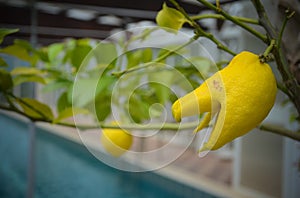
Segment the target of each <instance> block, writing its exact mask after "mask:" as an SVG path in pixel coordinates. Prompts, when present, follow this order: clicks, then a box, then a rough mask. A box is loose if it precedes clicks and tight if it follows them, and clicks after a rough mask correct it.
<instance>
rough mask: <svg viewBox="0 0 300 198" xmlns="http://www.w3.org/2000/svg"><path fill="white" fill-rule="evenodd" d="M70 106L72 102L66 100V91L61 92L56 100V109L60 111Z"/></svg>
mask: <svg viewBox="0 0 300 198" xmlns="http://www.w3.org/2000/svg"><path fill="white" fill-rule="evenodd" d="M71 106H72V103H71V102H70V101H69V100H68V92H63V93H62V94H61V95H60V97H59V98H58V100H57V106H56V108H57V111H58V112H62V111H64V110H65V109H67V108H69V107H71Z"/></svg>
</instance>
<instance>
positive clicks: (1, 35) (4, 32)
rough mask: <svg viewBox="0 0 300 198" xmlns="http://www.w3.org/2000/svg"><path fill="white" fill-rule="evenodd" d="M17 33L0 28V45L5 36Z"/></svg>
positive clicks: (13, 30)
mask: <svg viewBox="0 0 300 198" xmlns="http://www.w3.org/2000/svg"><path fill="white" fill-rule="evenodd" d="M17 31H19V29H7V28H0V44H1V43H2V42H3V39H4V37H5V36H6V35H8V34H12V33H15V32H17Z"/></svg>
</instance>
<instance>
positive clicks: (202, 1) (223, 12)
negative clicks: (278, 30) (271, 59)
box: [197, 0, 268, 43]
mask: <svg viewBox="0 0 300 198" xmlns="http://www.w3.org/2000/svg"><path fill="white" fill-rule="evenodd" d="M197 1H198V2H200V3H202V4H203V5H205V6H206V7H208V8H210V9H211V10H214V11H216V12H217V13H220V14H221V15H222V16H224V17H225V18H226V19H227V20H229V21H231V22H233V23H235V24H236V25H238V26H240V27H242V28H243V29H245V30H247V31H248V32H250V33H251V34H253V35H254V36H256V37H257V38H259V39H260V40H262V41H263V42H264V43H268V39H267V37H266V36H265V35H263V34H261V33H260V32H258V31H256V30H255V29H253V28H251V27H250V26H248V25H247V24H245V23H243V22H241V21H240V20H237V19H236V18H235V17H233V16H231V15H230V14H228V13H227V12H225V11H224V10H222V9H218V7H216V6H215V5H213V4H212V3H209V2H208V1H206V0H197Z"/></svg>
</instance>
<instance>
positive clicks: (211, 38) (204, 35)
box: [170, 0, 236, 56]
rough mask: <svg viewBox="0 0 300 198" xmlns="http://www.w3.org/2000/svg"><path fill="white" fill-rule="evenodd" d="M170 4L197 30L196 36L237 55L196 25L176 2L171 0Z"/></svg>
mask: <svg viewBox="0 0 300 198" xmlns="http://www.w3.org/2000/svg"><path fill="white" fill-rule="evenodd" d="M170 2H171V3H172V4H173V5H174V6H175V7H176V8H177V9H178V11H180V12H181V13H182V14H183V15H184V16H185V18H186V19H187V20H188V22H189V23H190V25H191V26H193V27H194V28H195V34H196V36H198V37H199V36H203V37H206V38H208V39H209V40H211V41H212V42H214V43H215V44H216V45H217V47H218V48H219V49H221V50H223V51H225V52H227V53H229V54H231V55H233V56H235V55H236V53H235V52H233V51H232V50H230V49H229V48H228V47H226V46H225V45H224V44H222V43H221V42H220V41H219V40H218V39H216V38H215V37H214V35H212V34H210V33H208V32H205V31H204V30H203V29H202V28H201V27H200V25H199V24H198V23H196V22H195V21H194V20H193V19H192V18H191V17H190V16H189V15H188V14H187V13H186V12H185V10H184V9H183V8H182V7H181V6H180V5H179V4H178V3H177V2H176V1H175V0H170Z"/></svg>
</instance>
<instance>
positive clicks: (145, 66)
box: [112, 38, 195, 77]
mask: <svg viewBox="0 0 300 198" xmlns="http://www.w3.org/2000/svg"><path fill="white" fill-rule="evenodd" d="M194 41H195V38H191V39H190V40H189V41H188V42H186V43H184V44H182V45H180V46H178V47H177V48H175V49H174V50H170V51H168V52H166V53H164V54H163V55H161V56H160V57H158V58H156V59H154V60H153V61H151V62H148V63H145V64H143V65H141V66H137V67H132V68H130V69H126V70H123V71H121V72H114V73H112V75H114V76H116V77H120V76H122V75H124V74H127V73H130V72H134V71H138V70H141V69H145V68H147V67H151V66H153V65H155V63H159V62H161V61H163V60H165V59H166V58H168V57H169V56H171V55H172V54H174V53H176V52H177V51H178V50H180V49H182V48H184V47H186V46H188V45H189V44H191V43H192V42H194Z"/></svg>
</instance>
